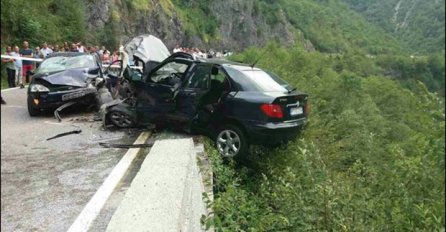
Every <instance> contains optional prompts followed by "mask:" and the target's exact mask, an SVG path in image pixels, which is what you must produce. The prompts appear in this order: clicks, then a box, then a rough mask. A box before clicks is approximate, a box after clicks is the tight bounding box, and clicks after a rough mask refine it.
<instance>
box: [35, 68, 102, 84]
mask: <svg viewBox="0 0 446 232" xmlns="http://www.w3.org/2000/svg"><path fill="white" fill-rule="evenodd" d="M98 74H99V69H91V70H90V69H88V68H80V69H68V70H64V71H60V72H56V73H49V74H37V75H35V76H34V78H36V79H42V80H45V81H47V82H49V83H50V84H52V85H69V86H75V87H87V82H86V80H87V78H88V77H89V76H92V75H94V76H97V75H98Z"/></svg>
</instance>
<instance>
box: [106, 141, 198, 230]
mask: <svg viewBox="0 0 446 232" xmlns="http://www.w3.org/2000/svg"><path fill="white" fill-rule="evenodd" d="M202 192H204V188H203V183H202V181H201V175H200V173H199V169H198V166H197V163H196V150H195V147H194V143H193V141H192V139H191V138H189V139H171V140H160V141H157V142H155V144H154V146H153V147H152V149H151V150H150V153H149V154H148V155H147V157H146V159H145V160H144V162H143V164H142V165H141V169H140V170H139V172H138V174H137V175H136V176H135V178H134V179H133V181H132V184H131V186H130V188H129V189H128V190H127V192H126V195H125V197H124V199H123V200H122V202H121V204H120V206H119V207H118V209H117V210H116V212H115V213H114V215H113V217H112V219H111V221H110V223H109V224H108V227H107V231H119V232H122V231H132V232H133V231H135V232H136V231H166V232H168V231H175V232H177V231H182V232H184V231H204V230H203V228H202V227H201V224H200V218H201V215H203V214H206V207H205V204H204V203H203V200H202Z"/></svg>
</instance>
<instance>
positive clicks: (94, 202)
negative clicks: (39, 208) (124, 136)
mask: <svg viewBox="0 0 446 232" xmlns="http://www.w3.org/2000/svg"><path fill="white" fill-rule="evenodd" d="M149 136H150V132H142V133H141V134H140V135H139V137H138V139H136V141H135V143H134V144H141V143H145V142H146V140H147V139H148V138H149ZM140 149H141V148H131V149H129V150H128V151H127V153H126V154H125V155H124V157H122V159H121V160H120V161H119V163H118V164H117V165H116V166H115V168H114V169H113V170H112V171H111V173H110V175H109V176H108V177H107V179H105V181H104V183H103V184H102V185H101V187H99V189H98V190H97V191H96V193H95V194H94V196H93V197H92V198H91V199H90V201H89V202H88V203H87V205H86V206H85V208H84V209H83V210H82V212H81V213H80V214H79V215H78V216H77V218H76V220H75V221H74V223H73V224H72V225H71V227H70V228H69V229H68V232H86V231H88V229H89V228H90V226H91V223H92V222H93V221H94V220H95V219H96V217H97V216H98V215H99V212H100V211H101V209H102V207H104V204H105V202H106V201H107V199H108V198H109V197H110V195H111V194H112V192H113V190H114V189H115V188H116V186H117V185H118V183H119V182H120V181H121V179H122V178H123V177H124V175H125V173H126V172H127V170H128V168H129V167H130V165H131V164H132V162H133V160H135V158H136V156H137V155H138V152H139V151H140Z"/></svg>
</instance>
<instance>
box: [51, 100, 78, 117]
mask: <svg viewBox="0 0 446 232" xmlns="http://www.w3.org/2000/svg"><path fill="white" fill-rule="evenodd" d="M74 104H76V102H74V101H72V102H67V103H65V104H63V105H61V106H60V107H59V108H57V109H56V110H55V111H54V117H56V118H57V120H59V122H61V121H62V119H61V118H60V116H59V112H60V111H62V110H63V109H65V108H67V107H70V106H72V105H74Z"/></svg>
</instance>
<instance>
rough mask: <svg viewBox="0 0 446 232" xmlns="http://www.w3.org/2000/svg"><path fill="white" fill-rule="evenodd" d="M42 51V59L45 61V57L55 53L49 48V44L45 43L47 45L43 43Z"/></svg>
mask: <svg viewBox="0 0 446 232" xmlns="http://www.w3.org/2000/svg"><path fill="white" fill-rule="evenodd" d="M42 46H43V47H42V49H41V50H40V52H41V53H42V56H43V57H42V58H43V59H45V57H46V56H47V55H48V54H51V53H53V50H52V49H51V48H49V47H48V44H47V43H46V42H45V43H43V44H42Z"/></svg>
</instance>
